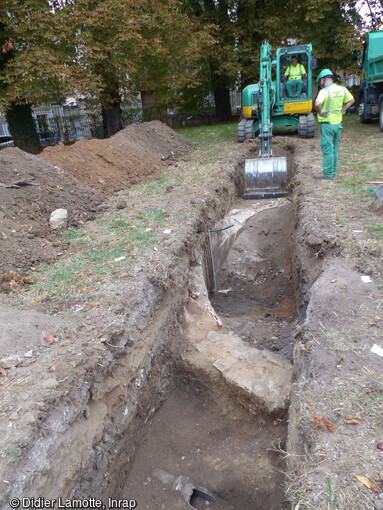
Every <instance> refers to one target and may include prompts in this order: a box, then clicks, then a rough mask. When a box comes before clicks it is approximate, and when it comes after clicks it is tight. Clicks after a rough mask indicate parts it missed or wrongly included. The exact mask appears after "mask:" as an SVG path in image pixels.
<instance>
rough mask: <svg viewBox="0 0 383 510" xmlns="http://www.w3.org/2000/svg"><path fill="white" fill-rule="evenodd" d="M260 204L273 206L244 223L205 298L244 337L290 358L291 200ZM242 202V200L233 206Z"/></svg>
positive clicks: (294, 309) (295, 299)
mask: <svg viewBox="0 0 383 510" xmlns="http://www.w3.org/2000/svg"><path fill="white" fill-rule="evenodd" d="M262 204H264V206H265V207H267V206H268V205H270V206H271V205H273V207H270V208H269V209H265V210H263V211H261V212H260V213H258V214H257V215H255V216H253V217H252V218H250V219H249V220H248V222H247V223H246V228H244V230H243V232H242V233H241V234H240V235H239V237H238V239H237V240H236V241H235V243H234V245H233V247H232V248H231V250H230V252H229V253H228V254H227V257H226V259H225V261H224V263H223V264H222V265H221V268H220V270H219V272H218V274H217V290H216V292H215V293H214V295H212V297H211V301H212V303H213V305H214V307H215V310H216V311H217V312H218V313H219V315H220V316H221V317H222V319H223V320H224V322H225V324H227V325H228V326H229V327H230V328H231V329H232V330H233V331H235V332H236V333H237V334H238V335H239V336H241V337H242V338H243V339H244V340H246V341H247V342H250V343H252V344H253V345H255V346H256V347H257V348H259V349H262V348H265V349H269V350H271V351H276V352H279V353H280V354H283V355H284V356H286V357H287V358H288V359H289V360H290V361H292V358H293V350H294V341H293V337H292V335H291V323H292V321H293V320H294V318H295V317H296V315H297V308H298V306H297V303H298V299H299V298H298V296H297V295H296V289H295V281H296V277H295V276H294V272H295V267H293V260H292V257H291V244H290V238H291V229H292V227H291V225H292V205H291V203H290V202H289V201H288V200H286V199H281V200H273V201H269V200H265V201H262ZM245 205H246V202H245V203H243V201H242V203H238V204H234V208H236V207H239V208H241V207H244V206H245ZM226 222H227V223H228V222H229V219H228V220H226ZM215 235H219V234H215Z"/></svg>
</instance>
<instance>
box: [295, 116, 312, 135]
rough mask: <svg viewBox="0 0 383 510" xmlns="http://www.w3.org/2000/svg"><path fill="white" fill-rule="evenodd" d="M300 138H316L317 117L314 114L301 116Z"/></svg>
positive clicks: (299, 125)
mask: <svg viewBox="0 0 383 510" xmlns="http://www.w3.org/2000/svg"><path fill="white" fill-rule="evenodd" d="M298 136H299V137H300V138H314V136H315V117H314V115H313V114H312V113H308V114H307V115H300V116H299V124H298Z"/></svg>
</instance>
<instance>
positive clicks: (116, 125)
mask: <svg viewBox="0 0 383 510" xmlns="http://www.w3.org/2000/svg"><path fill="white" fill-rule="evenodd" d="M121 112H122V110H121V103H120V102H119V101H116V102H114V103H112V104H111V105H110V106H109V108H105V107H103V108H102V126H103V128H104V137H105V138H109V137H110V136H113V135H115V134H116V133H117V132H118V131H121V129H123V127H124V126H123V124H122V119H121Z"/></svg>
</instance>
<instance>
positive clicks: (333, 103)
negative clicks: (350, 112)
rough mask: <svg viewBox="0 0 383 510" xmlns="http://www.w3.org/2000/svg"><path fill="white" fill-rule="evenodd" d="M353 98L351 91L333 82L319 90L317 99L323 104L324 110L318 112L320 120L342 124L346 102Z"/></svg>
mask: <svg viewBox="0 0 383 510" xmlns="http://www.w3.org/2000/svg"><path fill="white" fill-rule="evenodd" d="M351 99H352V95H351V93H350V92H349V91H348V90H347V89H346V87H342V86H341V85H336V84H335V83H331V84H330V85H327V87H325V88H324V89H322V90H320V91H319V94H318V96H317V101H319V102H320V103H321V104H322V111H321V113H320V114H318V121H319V122H328V123H330V124H340V123H341V122H342V109H343V105H344V104H345V103H348V102H349V101H350V100H351Z"/></svg>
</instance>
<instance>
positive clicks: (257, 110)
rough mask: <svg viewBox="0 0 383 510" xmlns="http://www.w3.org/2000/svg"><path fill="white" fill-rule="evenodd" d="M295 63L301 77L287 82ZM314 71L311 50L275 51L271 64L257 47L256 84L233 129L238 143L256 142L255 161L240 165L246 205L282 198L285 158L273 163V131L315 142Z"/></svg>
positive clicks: (246, 93) (247, 91)
mask: <svg viewBox="0 0 383 510" xmlns="http://www.w3.org/2000/svg"><path fill="white" fill-rule="evenodd" d="M294 57H295V59H296V60H295V62H297V64H298V65H299V66H300V69H301V74H302V76H301V77H300V78H298V79H294V80H289V70H290V71H291V65H292V63H293V59H294ZM294 65H296V64H294ZM315 67H316V59H315V58H313V56H312V46H311V44H304V45H300V46H287V47H282V48H278V49H277V51H276V58H275V59H273V58H272V49H271V46H270V44H269V42H268V41H265V42H264V44H262V46H261V50H260V79H259V82H258V83H257V84H254V85H248V86H247V87H246V88H244V89H243V91H242V113H241V119H240V121H239V124H238V142H244V141H245V140H247V139H252V138H255V137H256V136H258V138H259V140H260V150H259V156H258V159H247V160H246V162H245V182H246V185H245V193H244V198H245V199H249V200H254V199H258V198H275V197H280V196H285V195H287V193H288V191H287V161H286V158H284V157H273V152H272V137H273V127H274V126H277V127H281V126H286V127H287V126H290V127H293V128H296V129H297V131H298V135H299V136H300V137H302V138H313V137H314V136H315V118H314V115H313V113H312V86H311V84H312V70H313V69H315Z"/></svg>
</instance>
